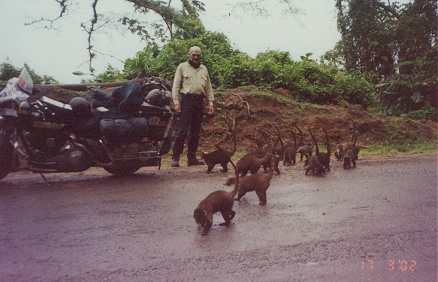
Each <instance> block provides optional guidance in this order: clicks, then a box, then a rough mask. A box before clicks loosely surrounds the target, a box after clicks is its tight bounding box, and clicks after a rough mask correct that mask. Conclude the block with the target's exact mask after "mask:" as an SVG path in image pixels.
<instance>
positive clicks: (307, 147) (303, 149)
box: [294, 125, 313, 161]
mask: <svg viewBox="0 0 438 282" xmlns="http://www.w3.org/2000/svg"><path fill="white" fill-rule="evenodd" d="M294 127H295V128H296V129H298V131H299V134H300V141H299V142H298V148H297V154H298V153H299V154H300V161H303V157H306V159H309V158H310V157H311V156H312V153H313V152H312V150H313V145H312V144H304V141H303V132H302V131H301V129H300V128H299V127H298V126H295V125H294Z"/></svg>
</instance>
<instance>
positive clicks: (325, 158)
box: [314, 128, 331, 171]
mask: <svg viewBox="0 0 438 282" xmlns="http://www.w3.org/2000/svg"><path fill="white" fill-rule="evenodd" d="M322 130H323V131H324V133H325V140H326V146H327V152H326V153H321V152H319V149H318V145H315V146H316V155H317V156H318V160H319V162H320V163H321V164H322V165H323V166H324V167H325V169H326V170H327V171H330V154H331V151H330V142H329V137H328V134H327V131H325V129H324V128H323V129H322ZM314 142H315V144H316V141H315V140H314Z"/></svg>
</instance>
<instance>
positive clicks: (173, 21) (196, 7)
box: [28, 0, 204, 73]
mask: <svg viewBox="0 0 438 282" xmlns="http://www.w3.org/2000/svg"><path fill="white" fill-rule="evenodd" d="M78 2H79V0H54V3H56V5H58V6H59V14H58V15H56V16H55V17H54V18H41V19H38V20H35V21H32V22H30V23H28V25H31V24H35V25H40V26H42V27H44V28H53V26H54V25H55V23H56V22H57V21H58V20H60V19H61V18H63V17H65V16H66V15H67V14H68V13H69V11H70V8H71V7H72V6H73V5H74V4H75V3H78ZM125 2H127V3H131V4H133V9H134V13H133V16H132V17H126V16H125V17H122V16H119V17H116V18H113V17H112V18H108V17H106V16H104V15H102V14H100V13H99V5H98V4H99V0H92V1H91V4H90V11H91V14H92V17H91V19H90V20H89V21H87V22H83V23H81V27H82V28H83V29H84V31H85V32H86V33H87V42H88V47H87V49H88V54H89V67H88V68H89V70H90V72H91V73H94V68H93V66H92V65H93V59H94V58H95V57H96V56H97V54H98V53H99V51H98V50H97V48H96V47H95V46H94V45H93V35H94V33H95V32H97V31H98V30H100V29H102V28H104V27H108V26H109V24H110V23H111V24H112V25H113V26H117V25H120V24H121V25H123V26H125V27H126V28H127V29H128V30H130V31H131V32H132V33H134V34H137V35H139V36H140V38H141V39H142V40H144V41H147V42H156V41H161V42H165V41H168V40H172V39H188V38H193V37H194V36H195V35H196V34H197V33H198V32H199V31H201V32H202V31H204V27H203V25H202V22H201V21H200V20H199V12H200V11H204V3H203V2H201V1H197V0H191V1H188V0H180V1H176V2H175V1H172V0H168V1H158V0H125ZM135 16H137V17H135ZM157 17H158V19H157ZM117 23H118V24H117Z"/></svg>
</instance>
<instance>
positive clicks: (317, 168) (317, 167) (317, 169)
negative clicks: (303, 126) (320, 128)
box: [305, 127, 325, 175]
mask: <svg viewBox="0 0 438 282" xmlns="http://www.w3.org/2000/svg"><path fill="white" fill-rule="evenodd" d="M309 132H310V136H312V139H313V142H314V143H315V148H316V154H315V155H313V156H311V157H310V158H308V159H307V160H306V164H307V168H306V174H305V175H307V174H308V173H309V171H313V173H315V174H319V175H322V174H325V167H324V166H323V165H322V164H321V162H320V161H319V158H318V154H319V149H318V143H317V142H316V139H315V136H313V133H312V131H311V130H310V127H309ZM306 164H305V165H306Z"/></svg>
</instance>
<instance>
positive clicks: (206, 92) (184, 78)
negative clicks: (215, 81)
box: [172, 62, 214, 106]
mask: <svg viewBox="0 0 438 282" xmlns="http://www.w3.org/2000/svg"><path fill="white" fill-rule="evenodd" d="M184 94H196V95H202V96H205V97H206V98H207V101H208V105H210V106H213V101H214V96H213V88H212V87H211V82H210V76H209V75H208V70H207V68H206V67H205V66H204V65H201V66H200V67H199V68H194V67H192V66H191V65H190V64H189V63H188V62H184V63H181V64H179V66H178V68H177V69H176V72H175V78H174V80H173V87H172V98H173V103H174V104H175V105H179V104H180V102H181V95H184Z"/></svg>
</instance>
